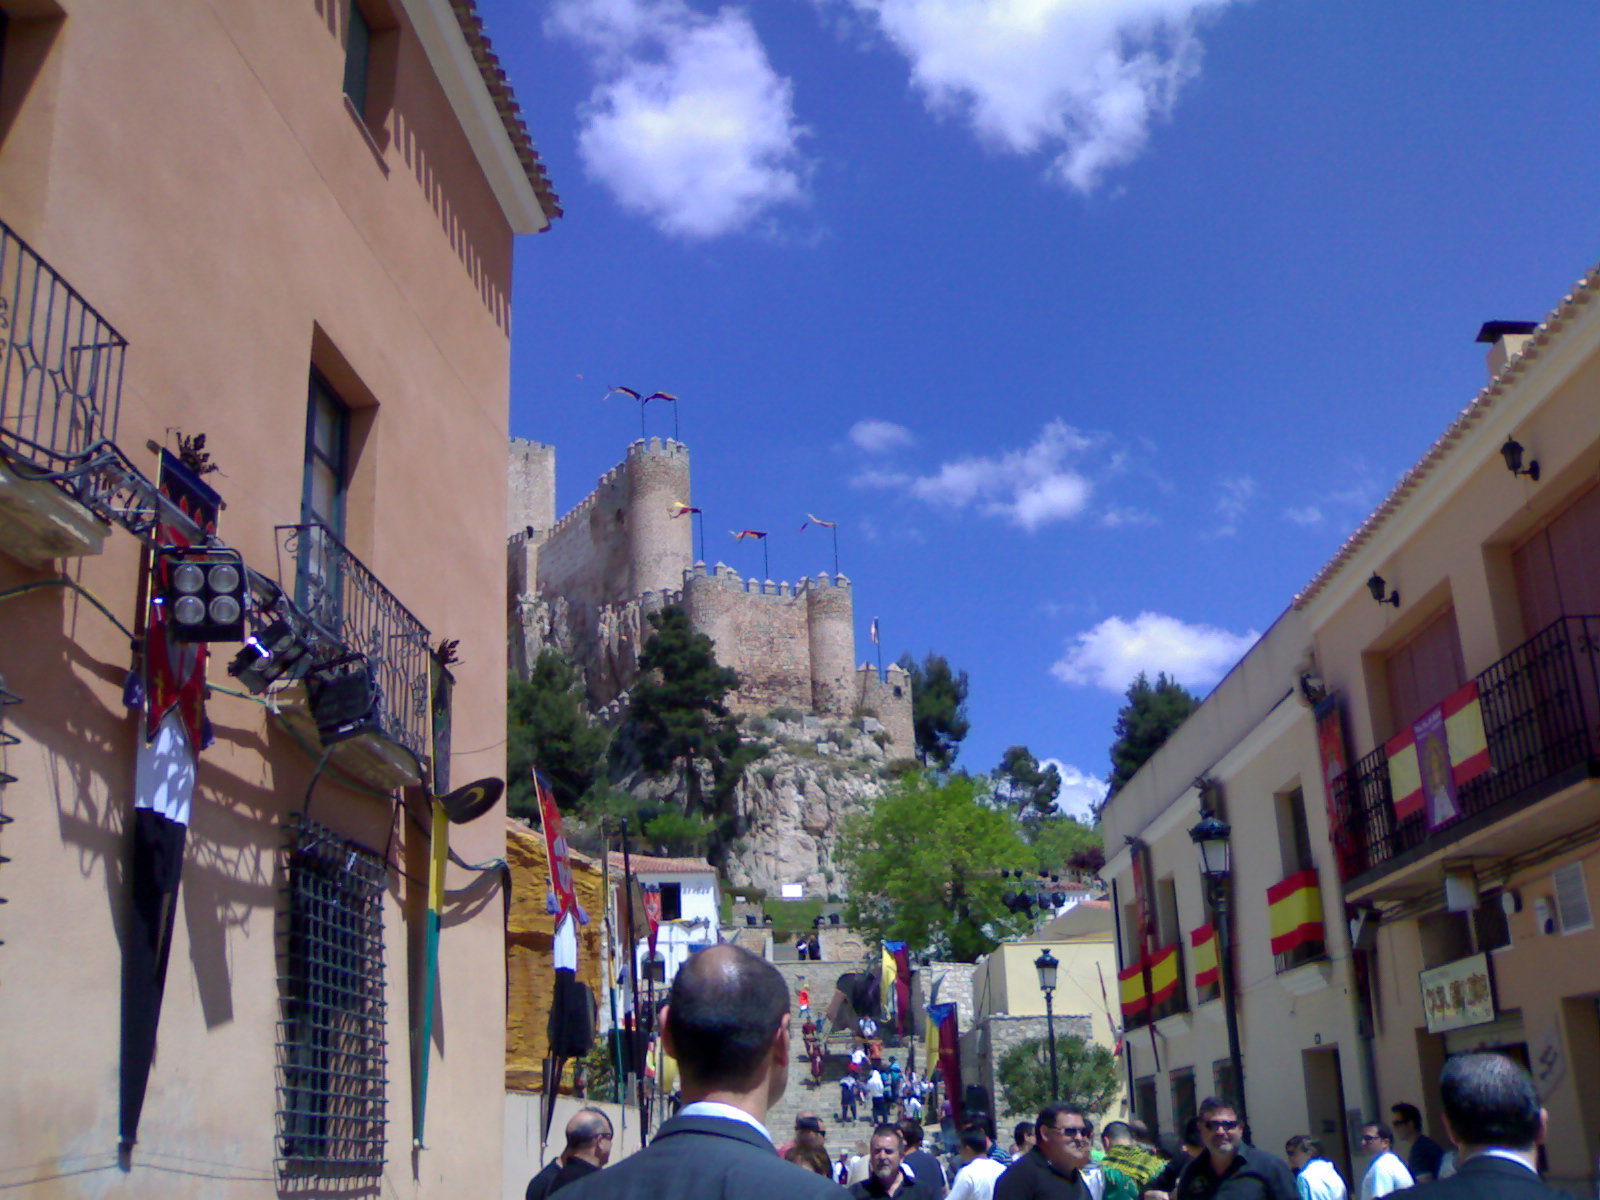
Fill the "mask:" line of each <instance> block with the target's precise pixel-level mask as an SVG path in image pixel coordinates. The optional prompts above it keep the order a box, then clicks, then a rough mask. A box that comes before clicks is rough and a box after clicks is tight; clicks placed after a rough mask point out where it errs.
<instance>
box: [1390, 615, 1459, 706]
mask: <svg viewBox="0 0 1600 1200" xmlns="http://www.w3.org/2000/svg"><path fill="white" fill-rule="evenodd" d="M1384 670H1385V674H1386V676H1387V679H1388V684H1389V716H1390V720H1391V723H1392V724H1391V728H1390V732H1391V733H1396V732H1398V731H1400V730H1402V729H1404V728H1406V727H1407V726H1409V725H1410V724H1411V722H1413V721H1415V720H1416V719H1417V718H1418V717H1420V716H1421V715H1422V714H1423V713H1425V712H1427V711H1428V710H1429V709H1430V708H1432V707H1433V706H1434V705H1435V704H1437V703H1439V701H1441V700H1443V699H1444V698H1445V697H1446V696H1448V695H1449V694H1450V693H1451V692H1453V691H1455V690H1456V689H1457V688H1458V687H1460V686H1461V685H1462V684H1463V683H1465V682H1466V681H1467V670H1466V666H1465V665H1464V664H1463V662H1462V660H1461V637H1460V635H1459V634H1458V633H1457V632H1456V613H1455V609H1453V608H1447V609H1445V611H1444V612H1442V613H1440V614H1439V615H1438V616H1437V617H1435V618H1434V619H1433V620H1431V621H1429V622H1428V624H1426V625H1424V626H1423V627H1422V628H1421V629H1419V630H1418V631H1417V633H1416V635H1415V636H1414V637H1413V638H1412V639H1411V640H1410V641H1408V642H1406V643H1405V644H1404V645H1402V646H1398V647H1396V648H1395V649H1394V650H1392V651H1391V652H1390V653H1389V656H1388V658H1386V659H1385V660H1384Z"/></svg>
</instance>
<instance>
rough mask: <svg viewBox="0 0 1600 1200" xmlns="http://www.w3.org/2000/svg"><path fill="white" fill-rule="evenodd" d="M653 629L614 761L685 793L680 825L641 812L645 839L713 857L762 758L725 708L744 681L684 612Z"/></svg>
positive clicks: (671, 611) (658, 617)
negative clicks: (751, 768)
mask: <svg viewBox="0 0 1600 1200" xmlns="http://www.w3.org/2000/svg"><path fill="white" fill-rule="evenodd" d="M650 625H651V629H652V631H653V632H652V633H651V634H650V637H649V638H648V639H647V640H646V641H645V644H644V649H643V650H642V651H641V652H640V654H639V679H638V682H637V683H635V684H634V686H633V691H632V693H631V694H630V696H629V700H628V711H627V714H626V716H625V717H624V720H623V725H622V730H621V732H620V733H619V735H618V737H617V738H616V740H615V741H613V743H612V758H613V760H614V761H615V762H616V763H618V765H619V766H621V765H626V764H628V763H630V762H631V763H637V764H638V765H639V766H640V767H642V768H643V770H644V771H645V773H646V774H648V775H651V776H652V777H655V778H668V777H671V778H674V779H675V780H676V781H677V785H678V788H679V789H680V790H681V795H682V811H681V813H680V814H678V815H679V816H680V817H681V818H682V819H680V820H675V821H666V820H663V819H661V818H662V817H663V816H664V815H665V813H664V812H662V811H660V809H659V808H658V809H657V811H653V812H652V811H650V810H649V808H648V807H642V808H641V810H640V811H639V813H638V816H639V818H640V827H641V828H642V829H643V830H644V831H645V834H646V836H647V837H650V838H652V839H653V840H656V841H658V842H659V843H660V844H661V845H663V846H672V847H676V848H679V849H692V848H694V847H701V848H702V850H710V851H711V852H712V853H716V852H717V851H718V849H719V848H721V847H722V846H724V845H725V844H726V843H727V842H728V841H729V840H731V839H732V838H733V837H734V836H735V835H737V833H738V832H739V830H738V828H737V822H736V821H735V819H734V814H733V811H732V799H733V791H734V788H735V787H736V786H737V785H738V782H739V779H740V777H741V776H742V775H743V774H744V770H745V768H746V767H747V766H748V765H749V764H750V763H752V762H754V761H755V760H756V759H757V758H759V757H760V756H761V754H762V750H761V748H760V747H759V746H754V745H747V744H745V743H744V742H742V741H741V740H740V737H739V723H738V721H737V720H735V719H734V717H733V716H732V715H731V714H730V713H729V712H728V709H727V706H726V705H725V704H724V703H723V701H724V699H725V697H726V696H727V695H728V693H729V692H731V691H733V690H734V689H735V688H737V687H738V686H739V676H738V675H737V674H736V673H735V672H733V671H732V670H730V669H729V668H727V667H724V666H721V665H719V664H718V662H717V659H716V655H715V654H714V653H713V651H712V643H711V639H710V638H709V637H707V636H706V635H705V634H703V633H696V632H695V631H694V629H693V627H691V625H690V624H689V617H688V614H687V613H686V612H685V611H684V609H683V607H682V606H681V605H676V604H674V605H668V606H667V607H666V608H663V609H660V610H659V611H657V612H653V613H651V614H650ZM708 780H709V783H710V787H709V789H708V788H707V786H706V784H707V781H708ZM657 834H659V835H660V836H659V837H657V836H656V835H657ZM696 852H701V851H698V850H697V851H696Z"/></svg>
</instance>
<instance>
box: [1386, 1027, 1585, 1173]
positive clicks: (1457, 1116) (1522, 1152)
mask: <svg viewBox="0 0 1600 1200" xmlns="http://www.w3.org/2000/svg"><path fill="white" fill-rule="evenodd" d="M1439 1098H1440V1100H1441V1101H1442V1103H1443V1107H1444V1125H1445V1129H1446V1130H1447V1131H1448V1132H1449V1134H1450V1138H1451V1140H1452V1141H1454V1142H1455V1144H1456V1154H1457V1164H1458V1165H1457V1167H1456V1173H1455V1174H1454V1175H1452V1176H1450V1177H1449V1178H1448V1179H1437V1180H1433V1181H1431V1182H1429V1183H1423V1184H1419V1185H1417V1186H1416V1187H1414V1188H1407V1189H1406V1190H1405V1191H1402V1192H1395V1193H1394V1196H1395V1197H1396V1200H1398V1198H1399V1197H1401V1196H1404V1197H1406V1200H1546V1198H1547V1197H1557V1196H1560V1195H1561V1193H1560V1192H1558V1191H1556V1190H1555V1189H1554V1188H1552V1187H1550V1186H1549V1185H1547V1184H1546V1183H1545V1182H1544V1181H1543V1180H1542V1179H1540V1178H1539V1172H1538V1168H1537V1166H1536V1165H1535V1163H1536V1160H1535V1155H1536V1154H1537V1152H1538V1147H1539V1144H1540V1143H1541V1142H1543V1141H1544V1132H1545V1121H1546V1117H1545V1111H1544V1109H1543V1108H1541V1107H1540V1105H1539V1093H1538V1091H1537V1090H1536V1089H1535V1088H1534V1086H1533V1079H1532V1078H1531V1077H1530V1076H1529V1075H1528V1073H1527V1071H1525V1070H1523V1069H1522V1067H1520V1066H1518V1065H1517V1064H1516V1063H1514V1062H1512V1061H1511V1060H1510V1059H1509V1058H1507V1057H1505V1055H1503V1054H1458V1055H1456V1056H1455V1057H1454V1058H1452V1059H1451V1060H1450V1061H1449V1062H1447V1063H1445V1065H1444V1070H1443V1071H1442V1072H1440V1074H1439Z"/></svg>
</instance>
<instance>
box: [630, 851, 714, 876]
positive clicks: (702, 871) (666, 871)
mask: <svg viewBox="0 0 1600 1200" xmlns="http://www.w3.org/2000/svg"><path fill="white" fill-rule="evenodd" d="M606 858H607V860H608V861H609V862H610V863H611V866H612V867H613V868H614V869H616V870H619V871H620V870H621V869H622V854H621V853H620V852H619V851H616V850H613V851H611V852H610V853H609V854H607V855H606ZM629 858H630V860H631V862H632V866H633V872H634V874H636V875H637V874H638V873H639V872H641V871H644V872H647V873H648V874H651V875H707V874H710V873H711V872H712V871H713V870H715V868H714V867H713V866H712V865H711V864H710V863H708V862H707V861H706V860H705V859H703V858H656V857H655V856H654V855H651V854H633V855H630V856H629Z"/></svg>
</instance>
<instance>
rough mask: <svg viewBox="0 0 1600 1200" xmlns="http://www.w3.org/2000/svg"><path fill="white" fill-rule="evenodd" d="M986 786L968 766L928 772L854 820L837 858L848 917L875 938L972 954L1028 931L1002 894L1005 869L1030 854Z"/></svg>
mask: <svg viewBox="0 0 1600 1200" xmlns="http://www.w3.org/2000/svg"><path fill="white" fill-rule="evenodd" d="M986 792H987V786H986V784H985V782H984V781H982V780H978V779H974V778H972V777H971V776H968V775H954V776H951V777H949V778H938V777H935V776H932V775H929V774H927V773H924V772H921V771H919V772H915V773H913V774H909V775H906V776H904V777H903V778H902V779H901V780H900V782H899V783H898V784H896V785H895V787H894V788H892V789H891V790H890V791H888V792H886V793H885V794H884V795H883V796H882V797H880V798H879V799H878V801H877V802H876V803H875V804H874V805H873V806H872V808H871V809H870V810H869V811H867V812H864V813H858V814H856V815H854V816H851V817H848V818H846V819H845V821H844V822H843V826H842V828H841V831H840V836H839V846H838V858H839V862H840V864H841V866H842V867H843V870H844V876H845V880H846V883H847V887H846V894H847V895H848V896H849V900H848V902H847V908H848V916H849V921H850V924H851V925H852V926H853V927H854V928H856V929H859V930H861V931H862V932H864V933H865V934H866V936H867V940H868V941H869V942H872V941H877V940H879V939H882V938H886V937H887V938H903V939H904V940H905V941H906V942H907V943H908V944H909V945H911V946H912V947H915V948H918V949H926V950H929V951H932V952H934V953H936V954H938V955H941V956H945V957H948V958H950V959H953V960H954V961H956V962H973V961H974V960H976V959H977V958H978V957H979V956H980V955H983V954H987V953H988V952H989V951H991V950H993V949H994V948H995V946H997V945H998V944H999V942H1000V940H1001V938H1002V937H1005V936H1008V935H1010V934H1011V933H1014V932H1020V931H1021V928H1022V925H1021V923H1020V922H1019V920H1018V918H1016V917H1014V916H1013V915H1011V914H1010V913H1008V912H1006V910H1005V906H1004V905H1003V904H1001V902H1000V897H1001V895H1002V893H1003V892H1004V891H1005V890H1006V888H1005V884H1004V882H1003V881H1002V880H1001V878H1000V871H1001V869H1002V868H1007V867H1014V866H1016V865H1017V863H1018V862H1020V861H1023V860H1024V859H1025V858H1026V853H1027V851H1026V847H1025V846H1024V845H1023V842H1022V839H1021V837H1020V836H1019V835H1018V833H1017V823H1016V821H1015V820H1014V819H1013V818H1012V817H1011V815H1010V814H1009V813H1006V812H1002V811H1000V810H999V809H996V808H995V807H993V806H992V805H990V804H987V803H985V802H984V801H985V795H986Z"/></svg>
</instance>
